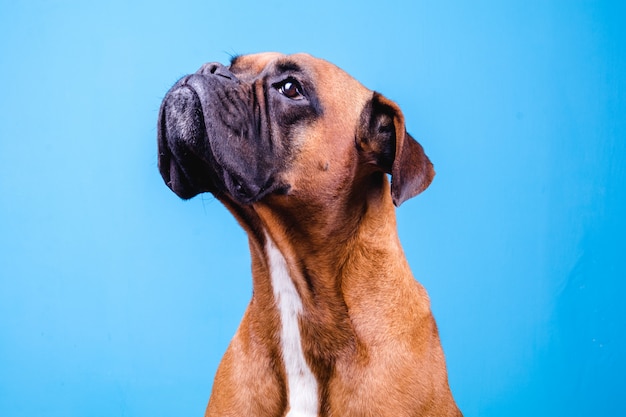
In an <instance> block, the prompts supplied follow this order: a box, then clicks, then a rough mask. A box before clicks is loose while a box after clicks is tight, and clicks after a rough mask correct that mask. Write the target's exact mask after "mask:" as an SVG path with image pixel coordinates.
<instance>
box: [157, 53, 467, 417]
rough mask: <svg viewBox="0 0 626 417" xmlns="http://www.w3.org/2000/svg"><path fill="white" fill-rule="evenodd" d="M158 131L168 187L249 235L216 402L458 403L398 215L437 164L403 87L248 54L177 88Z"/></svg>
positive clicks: (218, 412)
mask: <svg viewBox="0 0 626 417" xmlns="http://www.w3.org/2000/svg"><path fill="white" fill-rule="evenodd" d="M158 145H159V169H160V171H161V175H162V176H163V178H164V180H165V183H166V184H167V185H168V187H170V188H171V189H172V190H173V191H174V192H175V193H176V194H177V195H178V196H180V197H181V198H183V199H188V198H191V197H193V196H195V195H196V194H198V193H203V192H209V193H212V194H213V195H214V196H215V197H216V198H217V199H218V200H219V201H221V202H222V203H223V204H224V205H225V206H226V207H227V208H228V210H229V211H230V212H231V213H232V214H233V215H234V216H235V218H236V219H237V220H238V222H239V223H240V224H241V226H242V227H243V228H244V229H245V231H246V232H247V234H248V237H249V247H250V252H251V258H252V281H253V294H252V300H251V301H250V304H249V306H248V308H247V310H246V312H245V314H244V317H243V319H242V321H241V324H240V326H239V329H238V330H237V332H236V334H235V336H234V338H233V340H232V341H231V343H230V345H229V347H228V349H227V351H226V353H225V354H224V357H223V359H222V362H221V364H220V366H219V368H218V370H217V374H216V375H215V380H214V383H213V392H212V394H211V398H210V400H209V404H208V407H207V410H206V416H245V417H253V416H259V417H260V416H288V417H296V416H303V417H313V416H328V417H330V416H377V417H381V416H393V417H401V416H407V417H408V416H461V412H460V411H459V409H458V408H457V406H456V404H455V402H454V399H453V397H452V394H451V392H450V388H449V386H448V378H447V372H446V365H445V360H444V355H443V351H442V348H441V343H440V341H439V336H438V332H437V327H436V325H435V320H434V319H433V315H432V313H431V310H430V304H429V299H428V296H427V294H426V291H425V290H424V288H423V287H422V286H421V285H420V284H419V283H418V282H417V281H415V279H414V278H413V275H412V273H411V270H410V268H409V265H408V263H407V261H406V258H405V256H404V253H403V250H402V247H401V246H400V241H399V239H398V234H397V229H396V220H395V208H394V205H395V206H399V205H400V204H401V203H402V202H404V201H405V200H407V199H408V198H411V197H413V196H415V195H417V194H419V193H420V192H422V191H423V190H424V189H425V188H426V187H428V185H429V184H430V182H431V181H432V179H433V176H434V175H435V174H434V170H433V166H432V164H431V163H430V161H429V159H428V158H427V157H426V155H425V154H424V151H423V149H422V147H421V146H420V145H419V144H418V143H417V142H416V141H415V140H414V139H413V138H412V137H411V136H410V135H409V134H408V133H407V132H406V130H405V124H404V118H403V115H402V112H401V111H400V109H399V108H398V106H397V105H396V104H395V103H394V102H392V101H390V100H388V99H387V98H385V97H383V96H382V95H380V94H379V93H376V92H373V91H371V90H368V89H367V88H365V87H364V86H363V85H361V84H360V83H359V82H357V81H356V80H355V79H353V78H352V77H350V76H349V75H348V74H347V73H345V72H344V71H342V70H341V69H339V68H337V67H336V66H334V65H332V64H330V63H328V62H326V61H323V60H320V59H317V58H313V57H312V56H310V55H306V54H296V55H282V54H278V53H262V54H254V55H245V56H238V57H236V58H234V59H232V61H231V62H230V65H229V66H223V65H220V64H217V63H210V64H205V65H203V66H202V67H201V68H200V69H199V70H198V71H197V72H196V73H194V74H191V75H188V76H185V77H183V78H182V79H181V80H179V81H178V82H177V83H176V84H175V85H174V86H173V87H172V89H171V90H170V91H169V92H168V93H167V95H166V96H165V98H164V100H163V103H162V105H161V110H160V114H159V122H158ZM388 175H390V177H391V182H389V180H388V177H387V176H388Z"/></svg>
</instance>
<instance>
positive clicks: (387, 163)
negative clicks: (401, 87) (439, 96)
mask: <svg viewBox="0 0 626 417" xmlns="http://www.w3.org/2000/svg"><path fill="white" fill-rule="evenodd" d="M356 140H357V146H358V148H359V150H360V151H361V153H362V154H363V155H364V156H365V158H366V160H367V161H368V162H369V163H373V164H374V165H376V166H378V167H379V168H380V169H381V170H382V171H384V172H386V173H387V174H391V196H392V198H393V204H395V205H396V206H400V204H402V203H403V202H404V201H406V200H408V199H409V198H411V197H414V196H416V195H418V194H419V193H421V192H422V191H424V190H425V189H426V188H427V187H428V186H429V185H430V183H431V182H432V180H433V177H434V176H435V170H434V169H433V164H432V163H431V162H430V160H429V159H428V157H427V156H426V154H425V153H424V149H423V148H422V146H421V145H420V144H419V143H417V141H416V140H415V139H413V138H412V137H411V135H409V134H408V133H407V131H406V128H405V126H404V116H403V115H402V112H401V111H400V108H399V107H398V105H397V104H396V103H394V102H393V101H391V100H389V99H387V98H385V97H384V96H382V95H381V94H378V93H374V95H373V97H372V99H371V100H370V101H369V103H367V104H366V105H365V108H364V109H363V112H362V113H361V121H360V124H359V128H358V130H357V137H356Z"/></svg>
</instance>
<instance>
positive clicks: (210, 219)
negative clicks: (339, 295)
mask: <svg viewBox="0 0 626 417" xmlns="http://www.w3.org/2000/svg"><path fill="white" fill-rule="evenodd" d="M624 4H625V3H623V2H617V1H616V2H609V1H604V2H602V1H597V2H589V1H576V0H572V1H508V2H502V1H491V2H490V1H480V0H479V1H474V2H452V1H438V2H434V1H405V2H394V1H384V2H383V1H376V2H367V1H362V0H361V1H351V2H340V1H327V0H317V1H315V2H308V3H305V2H302V3H294V2H286V1H282V0H267V1H264V2H250V3H245V2H237V1H232V2H228V1H221V2H216V1H196V2H194V1H176V2H174V1H172V2H158V1H143V2H137V1H126V0H125V1H107V2H88V1H46V2H42V1H30V2H13V1H7V0H2V1H1V2H0V80H1V87H0V415H2V416H32V415H38V414H42V415H43V414H45V415H47V416H152V415H158V416H179V415H191V416H194V415H195V416H200V415H202V413H203V412H204V408H205V405H206V402H207V400H208V397H209V393H210V388H211V383H212V378H213V374H214V372H215V369H216V367H217V364H218V361H219V360H220V358H221V355H222V353H223V352H224V350H225V348H226V346H227V343H228V341H229V340H230V338H231V336H232V335H233V333H234V331H235V329H236V326H237V325H238V323H239V320H240V318H241V316H242V313H243V310H244V308H245V306H246V304H247V302H248V300H249V297H250V292H251V283H250V272H249V255H248V252H247V239H246V237H245V234H244V233H243V231H242V230H241V229H240V228H239V226H238V225H237V224H236V223H235V221H234V220H233V219H232V218H231V216H230V215H229V214H228V213H227V212H226V210H225V209H224V208H223V207H222V206H221V205H220V204H219V203H218V202H217V201H216V200H215V199H213V198H212V197H211V196H208V195H206V196H200V197H196V198H195V199H193V200H191V201H188V202H183V201H181V200H179V199H178V198H177V197H176V196H175V195H174V194H173V193H172V192H171V191H169V190H168V189H167V188H166V186H165V185H164V184H163V181H162V180H161V178H160V175H159V173H158V170H157V166H156V155H157V153H156V128H155V126H156V119H157V112H158V108H159V105H160V101H161V99H162V98H163V96H164V94H165V92H166V91H167V89H168V88H169V87H170V86H171V85H172V84H173V83H174V81H175V80H176V79H177V78H178V77H180V76H182V75H183V74H186V73H189V72H192V71H195V70H196V69H197V68H198V67H199V66H200V65H201V64H202V63H203V62H205V61H214V60H217V61H221V62H224V63H225V62H227V61H228V59H229V57H230V55H231V54H236V53H250V52H257V51H266V50H278V51H282V52H298V51H306V52H309V53H312V54H314V55H316V56H319V57H323V58H326V59H328V60H330V61H332V62H334V63H336V64H338V65H339V66H341V67H343V68H344V69H345V70H347V71H348V72H349V73H351V74H352V75H354V76H355V77H356V78H357V79H359V80H360V81H362V82H363V83H364V84H365V85H366V86H368V87H370V88H372V89H376V90H378V91H380V92H382V93H383V94H385V95H386V96H388V97H389V98H391V99H393V100H395V101H397V102H398V103H399V105H400V106H401V108H402V109H403V110H404V113H405V117H406V120H407V126H408V130H409V131H410V132H411V133H412V134H413V136H415V137H416V138H418V140H420V142H421V143H422V144H423V146H424V147H425V149H426V151H427V153H428V155H429V156H430V158H431V159H432V160H433V162H434V163H435V166H436V169H437V172H438V175H437V177H436V179H435V181H434V183H433V184H432V186H431V187H430V188H429V189H428V190H427V191H426V192H425V193H423V194H422V195H420V196H419V197H417V198H415V199H413V200H410V201H409V202H407V203H405V204H404V205H403V206H402V207H401V208H400V209H399V210H398V221H399V228H400V235H401V240H402V242H403V244H404V247H405V250H406V252H407V256H408V258H409V262H410V263H411V266H412V268H413V271H414V273H415V275H416V277H417V279H418V280H420V281H421V282H422V283H423V284H424V285H425V286H426V288H427V289H428V291H429V293H430V296H431V299H432V304H433V311H434V313H435V316H436V318H437V320H438V324H439V328H440V332H441V336H442V343H443V345H444V349H445V352H446V355H447V361H448V368H449V376H450V384H451V386H452V389H453V392H454V394H455V397H456V399H457V402H458V403H459V405H460V407H461V408H462V410H463V411H464V413H465V414H466V416H528V415H533V416H555V415H561V416H565V415H567V416H617V415H624V406H623V395H624V389H625V388H626V376H625V375H626V359H625V356H626V355H625V354H626V352H625V342H626V337H625V324H626V307H625V306H624V294H625V290H626V285H625V284H624V280H625V278H626V260H625V259H626V257H625V256H624V255H625V248H626V238H625V236H626V220H625V214H626V163H625V156H626V122H625V121H626V42H625V41H626V32H625V26H624V22H625V21H626V7H625V6H624Z"/></svg>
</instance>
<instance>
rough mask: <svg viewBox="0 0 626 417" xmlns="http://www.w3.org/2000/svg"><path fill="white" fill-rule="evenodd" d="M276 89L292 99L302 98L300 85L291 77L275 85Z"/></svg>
mask: <svg viewBox="0 0 626 417" xmlns="http://www.w3.org/2000/svg"><path fill="white" fill-rule="evenodd" d="M276 88H277V89H278V91H279V92H280V93H281V94H282V95H284V96H285V97H287V98H290V99H292V100H301V99H303V98H304V95H303V94H302V87H301V86H300V84H299V83H298V82H297V81H296V80H294V79H293V78H288V79H286V80H284V81H282V82H280V83H278V84H277V85H276Z"/></svg>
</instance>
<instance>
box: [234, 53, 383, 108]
mask: <svg viewBox="0 0 626 417" xmlns="http://www.w3.org/2000/svg"><path fill="white" fill-rule="evenodd" d="M230 71H231V72H233V74H235V75H236V76H237V77H238V78H240V79H241V80H242V81H247V82H251V81H253V80H256V79H262V78H265V77H266V76H279V75H280V74H300V75H302V76H303V77H305V78H307V79H310V80H311V81H313V82H314V83H315V84H316V86H317V87H318V88H317V89H316V90H317V91H318V93H319V94H320V95H321V96H332V101H334V102H335V103H336V104H337V105H339V106H342V105H347V104H348V103H350V104H351V105H352V106H354V105H355V104H357V103H365V101H366V100H367V99H369V98H370V97H371V95H372V91H370V90H369V89H367V88H365V87H364V86H363V85H362V84H361V83H359V82H358V81H357V80H355V79H354V78H353V77H352V76H350V75H349V74H348V73H346V72H345V71H343V70H342V69H341V68H339V67H337V66H336V65H334V64H332V63H330V62H328V61H325V60H323V59H319V58H315V57H313V56H311V55H309V54H304V53H298V54H292V55H285V54H281V53H278V52H263V53H257V54H250V55H240V56H237V57H235V58H233V59H232V60H231V65H230ZM321 98H324V97H321Z"/></svg>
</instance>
